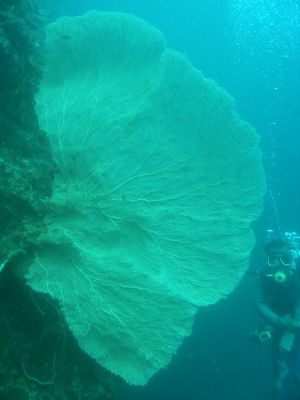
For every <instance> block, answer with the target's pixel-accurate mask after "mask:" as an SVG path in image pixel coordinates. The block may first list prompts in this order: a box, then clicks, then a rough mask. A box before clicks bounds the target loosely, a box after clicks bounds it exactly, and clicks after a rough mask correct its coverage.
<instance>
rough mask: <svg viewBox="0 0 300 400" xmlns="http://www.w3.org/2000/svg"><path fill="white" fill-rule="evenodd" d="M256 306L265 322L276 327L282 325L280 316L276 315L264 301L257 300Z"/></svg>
mask: <svg viewBox="0 0 300 400" xmlns="http://www.w3.org/2000/svg"><path fill="white" fill-rule="evenodd" d="M257 308H258V311H259V313H260V315H261V316H262V317H263V319H264V320H265V321H266V322H267V324H270V325H272V326H275V327H276V328H282V327H283V326H282V325H283V321H282V318H281V317H280V316H279V315H277V314H276V313H275V312H274V311H273V310H272V309H271V308H270V307H269V306H268V305H267V304H266V303H264V302H262V301H258V302H257Z"/></svg>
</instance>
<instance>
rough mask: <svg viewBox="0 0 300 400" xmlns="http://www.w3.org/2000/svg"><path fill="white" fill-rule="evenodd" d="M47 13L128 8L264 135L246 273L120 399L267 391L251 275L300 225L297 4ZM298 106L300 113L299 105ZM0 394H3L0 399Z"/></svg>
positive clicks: (44, 0) (70, 6) (265, 352)
mask: <svg viewBox="0 0 300 400" xmlns="http://www.w3.org/2000/svg"><path fill="white" fill-rule="evenodd" d="M39 3H40V7H41V9H42V10H43V15H44V16H45V19H49V21H52V20H55V19H56V18H57V17H60V16H63V15H68V16H73V15H81V14H83V13H84V12H86V11H88V10H90V9H97V10H100V11H107V10H109V11H121V12H127V13H132V14H134V15H135V16H137V17H141V18H143V19H145V20H146V21H147V22H149V23H150V24H152V25H153V26H155V27H157V28H158V29H159V30H160V31H161V32H162V33H163V35H164V36H165V38H166V41H167V47H170V48H172V49H174V50H178V51H179V52H182V53H184V54H185V55H186V56H187V57H188V58H189V60H190V61H191V62H192V64H193V65H194V66H195V67H196V68H198V69H199V70H201V71H202V72H203V73H204V75H205V76H206V77H208V78H211V79H213V80H215V81H216V82H217V83H218V84H219V85H220V86H221V87H223V88H224V89H226V90H227V91H228V92H229V93H230V94H231V95H232V96H233V97H234V98H235V99H236V103H237V109H238V112H239V114H240V115H241V117H242V118H243V119H245V120H247V121H249V122H250V123H251V124H252V125H253V126H254V127H255V128H256V130H257V132H258V134H259V136H260V138H261V148H262V151H263V155H264V167H265V172H266V178H267V194H266V198H265V210H264V213H263V215H262V217H261V218H260V220H259V221H257V222H256V223H255V226H254V230H255V234H256V236H257V247H256V249H255V251H254V252H253V256H252V260H251V267H250V271H249V272H250V273H249V274H247V275H246V276H245V277H244V279H243V280H242V282H241V284H240V286H239V287H238V288H236V290H235V291H234V292H233V293H232V294H231V295H230V296H229V297H228V298H227V299H226V300H222V301H220V302H219V303H217V304H215V305H213V306H209V307H206V308H202V309H200V310H199V313H198V316H197V319H196V321H195V323H194V329H193V335H192V336H191V337H189V338H188V339H186V340H185V342H184V344H183V346H182V347H181V348H180V349H179V352H178V354H177V355H176V356H175V357H174V359H173V361H172V362H171V364H170V365H169V366H168V368H167V369H166V370H162V371H159V372H158V373H157V374H155V376H153V377H152V378H151V380H150V382H149V383H148V384H147V385H146V386H145V387H134V386H128V385H126V384H125V383H124V384H121V385H120V386H121V387H119V389H118V394H117V398H118V400H150V399H151V400H154V399H155V400H196V399H197V400H220V399H222V400H227V399H228V400H229V399H230V400H240V399H243V400H250V399H251V400H253V399H256V400H268V399H271V384H272V371H271V360H270V348H269V345H268V344H262V345H260V346H258V345H256V344H253V343H251V342H250V341H249V340H248V334H249V332H250V331H251V330H253V329H254V328H255V327H256V326H257V324H259V319H258V316H257V314H256V310H255V307H254V292H255V276H253V275H251V272H255V271H256V269H257V268H258V267H259V266H260V264H261V263H262V262H263V252H262V246H263V243H264V241H265V239H266V237H265V232H266V230H267V229H273V230H275V231H276V232H278V233H283V232H285V231H296V232H298V233H300V207H299V196H300V168H299V151H300V113H299V109H300V5H299V1H297V0H284V1H282V0H185V1H180V0H174V1H171V0H167V1H159V0H152V1H138V0H135V1H129V0H127V1H125V0H123V1H122V0H107V1H102V0H97V1H96V0H95V1H89V0H81V1H68V0H65V1H64V0H61V1H58V0H56V1H54V0H40V1H39ZM297 110H298V111H297ZM0 400H1V399H0Z"/></svg>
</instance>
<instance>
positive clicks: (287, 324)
mask: <svg viewBox="0 0 300 400" xmlns="http://www.w3.org/2000/svg"><path fill="white" fill-rule="evenodd" d="M278 326H279V327H280V328H282V329H285V330H287V331H291V332H300V321H295V320H294V319H293V318H291V317H290V316H288V315H287V316H285V317H279V318H278Z"/></svg>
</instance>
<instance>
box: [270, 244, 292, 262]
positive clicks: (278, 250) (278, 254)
mask: <svg viewBox="0 0 300 400" xmlns="http://www.w3.org/2000/svg"><path fill="white" fill-rule="evenodd" d="M265 252H266V254H267V257H268V266H269V267H271V268H278V267H281V266H283V267H289V266H291V265H292V262H293V257H292V254H291V252H290V247H289V245H288V243H287V242H285V241H284V240H273V241H272V242H269V243H267V244H266V245H265Z"/></svg>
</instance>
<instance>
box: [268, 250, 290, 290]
mask: <svg viewBox="0 0 300 400" xmlns="http://www.w3.org/2000/svg"><path fill="white" fill-rule="evenodd" d="M268 267H269V271H268V273H267V274H266V276H267V277H268V278H273V279H274V281H275V282H278V283H284V282H285V281H286V280H287V278H288V276H289V275H291V273H292V270H293V265H292V259H291V257H290V256H289V255H287V254H286V255H282V254H281V255H276V254H274V255H269V256H268Z"/></svg>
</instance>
